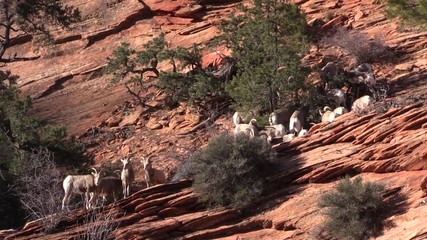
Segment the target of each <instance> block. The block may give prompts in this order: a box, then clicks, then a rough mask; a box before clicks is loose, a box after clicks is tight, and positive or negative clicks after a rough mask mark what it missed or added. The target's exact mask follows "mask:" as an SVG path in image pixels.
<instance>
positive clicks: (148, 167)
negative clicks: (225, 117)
mask: <svg viewBox="0 0 427 240" xmlns="http://www.w3.org/2000/svg"><path fill="white" fill-rule="evenodd" d="M236 113H237V112H236ZM236 113H235V114H236ZM233 121H234V116H233ZM152 157H153V156H149V157H147V158H144V157H141V163H142V165H143V166H144V177H145V183H146V184H147V187H150V186H151V175H152V170H153V166H152V164H151V158H152Z"/></svg>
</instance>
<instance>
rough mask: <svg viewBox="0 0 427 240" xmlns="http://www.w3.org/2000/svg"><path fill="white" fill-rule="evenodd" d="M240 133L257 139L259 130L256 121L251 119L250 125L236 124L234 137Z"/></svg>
mask: <svg viewBox="0 0 427 240" xmlns="http://www.w3.org/2000/svg"><path fill="white" fill-rule="evenodd" d="M239 133H244V134H247V135H248V136H249V137H251V138H252V137H257V136H258V128H257V126H256V119H251V121H250V122H249V124H245V123H242V124H236V126H235V128H234V135H237V134H239Z"/></svg>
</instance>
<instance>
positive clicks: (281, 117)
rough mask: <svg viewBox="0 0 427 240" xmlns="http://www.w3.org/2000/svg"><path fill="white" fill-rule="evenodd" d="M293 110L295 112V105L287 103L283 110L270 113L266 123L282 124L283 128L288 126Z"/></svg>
mask: <svg viewBox="0 0 427 240" xmlns="http://www.w3.org/2000/svg"><path fill="white" fill-rule="evenodd" d="M295 110H297V106H296V104H294V103H288V104H287V105H286V106H284V107H283V108H281V109H278V110H276V111H274V112H273V113H271V114H270V116H269V118H268V122H269V123H270V125H275V124H283V125H284V126H288V125H289V119H290V117H291V115H292V113H293V112H294V111H295Z"/></svg>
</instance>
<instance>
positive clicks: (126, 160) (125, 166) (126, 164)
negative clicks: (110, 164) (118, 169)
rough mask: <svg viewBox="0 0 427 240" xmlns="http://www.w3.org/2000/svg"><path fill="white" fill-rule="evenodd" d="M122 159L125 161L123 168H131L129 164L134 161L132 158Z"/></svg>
mask: <svg viewBox="0 0 427 240" xmlns="http://www.w3.org/2000/svg"><path fill="white" fill-rule="evenodd" d="M120 161H121V162H122V163H123V169H126V168H129V165H130V164H131V162H132V158H128V157H125V158H123V159H120Z"/></svg>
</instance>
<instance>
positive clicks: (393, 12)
mask: <svg viewBox="0 0 427 240" xmlns="http://www.w3.org/2000/svg"><path fill="white" fill-rule="evenodd" d="M386 11H387V13H388V15H389V16H391V17H397V16H399V17H401V18H403V20H404V21H405V22H407V23H410V24H412V25H422V26H424V28H425V27H427V1H426V0H416V1H405V0H387V8H386Z"/></svg>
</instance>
